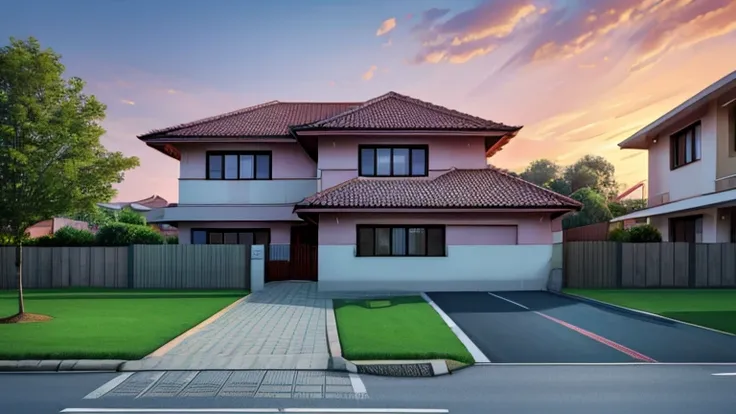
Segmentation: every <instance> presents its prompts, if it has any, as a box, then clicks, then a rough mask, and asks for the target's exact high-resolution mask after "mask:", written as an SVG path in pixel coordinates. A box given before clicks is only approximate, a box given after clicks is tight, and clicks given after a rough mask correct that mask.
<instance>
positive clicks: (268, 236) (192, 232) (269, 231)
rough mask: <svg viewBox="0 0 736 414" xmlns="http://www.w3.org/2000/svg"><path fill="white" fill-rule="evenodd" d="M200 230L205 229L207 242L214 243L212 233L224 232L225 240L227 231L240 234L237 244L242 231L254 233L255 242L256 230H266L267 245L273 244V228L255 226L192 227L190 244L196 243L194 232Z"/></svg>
mask: <svg viewBox="0 0 736 414" xmlns="http://www.w3.org/2000/svg"><path fill="white" fill-rule="evenodd" d="M198 231H203V232H204V233H205V240H206V243H205V244H212V243H210V233H222V234H223V236H222V237H223V240H224V239H225V234H226V233H227V234H230V233H235V234H238V243H237V244H240V233H253V242H254V244H255V233H256V232H265V233H266V239H267V241H268V242H267V243H266V245H269V244H271V229H269V228H255V229H254V228H246V229H232V228H228V229H217V228H211V227H202V228H200V227H198V228H192V229H191V231H190V239H189V241H190V244H195V243H194V233H195V232H198ZM215 244H225V243H215Z"/></svg>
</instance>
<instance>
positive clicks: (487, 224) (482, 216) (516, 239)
mask: <svg viewBox="0 0 736 414" xmlns="http://www.w3.org/2000/svg"><path fill="white" fill-rule="evenodd" d="M358 224H397V225H409V224H417V225H422V224H425V225H426V224H444V225H447V226H448V227H447V233H446V239H447V240H446V241H447V244H448V245H487V244H490V245H492V244H552V221H551V220H550V218H549V215H547V214H543V213H473V212H468V213H414V214H412V213H323V214H320V216H319V244H320V245H354V244H355V241H356V233H355V231H356V230H355V228H356V225H358ZM478 226H483V227H478ZM501 226H508V227H501Z"/></svg>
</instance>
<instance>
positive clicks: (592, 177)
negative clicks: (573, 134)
mask: <svg viewBox="0 0 736 414" xmlns="http://www.w3.org/2000/svg"><path fill="white" fill-rule="evenodd" d="M615 173H616V167H614V166H613V164H611V163H610V162H608V160H606V159H605V158H603V157H601V156H598V155H585V156H583V157H582V158H580V159H579V160H577V162H575V164H573V165H570V166H568V167H567V168H565V171H564V173H563V174H562V175H563V178H564V179H565V181H566V182H567V183H569V184H570V191H571V192H572V193H574V192H576V191H578V190H580V189H581V188H585V187H588V188H591V189H592V190H594V191H596V192H598V193H600V194H601V195H603V196H604V197H605V198H606V199H612V198H613V197H615V196H616V194H617V192H618V185H617V184H616V178H615V177H614V175H615Z"/></svg>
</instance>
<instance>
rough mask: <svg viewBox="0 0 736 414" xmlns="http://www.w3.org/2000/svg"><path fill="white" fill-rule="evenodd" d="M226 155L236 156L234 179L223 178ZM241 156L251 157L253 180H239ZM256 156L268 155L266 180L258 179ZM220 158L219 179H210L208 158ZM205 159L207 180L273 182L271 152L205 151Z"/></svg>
mask: <svg viewBox="0 0 736 414" xmlns="http://www.w3.org/2000/svg"><path fill="white" fill-rule="evenodd" d="M226 155H237V156H238V173H237V176H236V178H225V156H226ZM241 155H252V156H253V178H241V177H240V156H241ZM258 155H268V178H258V177H257V175H258V174H257V171H258ZM213 156H215V157H220V165H221V166H222V172H221V174H220V177H219V178H218V177H212V176H211V175H210V157H213ZM205 157H207V162H206V164H207V165H206V167H205V168H206V169H207V170H206V171H207V173H206V174H207V175H206V177H207V179H208V180H217V181H268V180H273V151H207V152H206V153H205Z"/></svg>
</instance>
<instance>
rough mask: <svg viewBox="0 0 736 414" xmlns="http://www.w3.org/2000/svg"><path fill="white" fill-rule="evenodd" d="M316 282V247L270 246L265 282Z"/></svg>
mask: <svg viewBox="0 0 736 414" xmlns="http://www.w3.org/2000/svg"><path fill="white" fill-rule="evenodd" d="M280 280H307V281H316V280H317V246H312V245H306V244H291V245H289V244H272V245H271V246H270V248H269V253H268V261H267V262H266V282H276V281H280Z"/></svg>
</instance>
